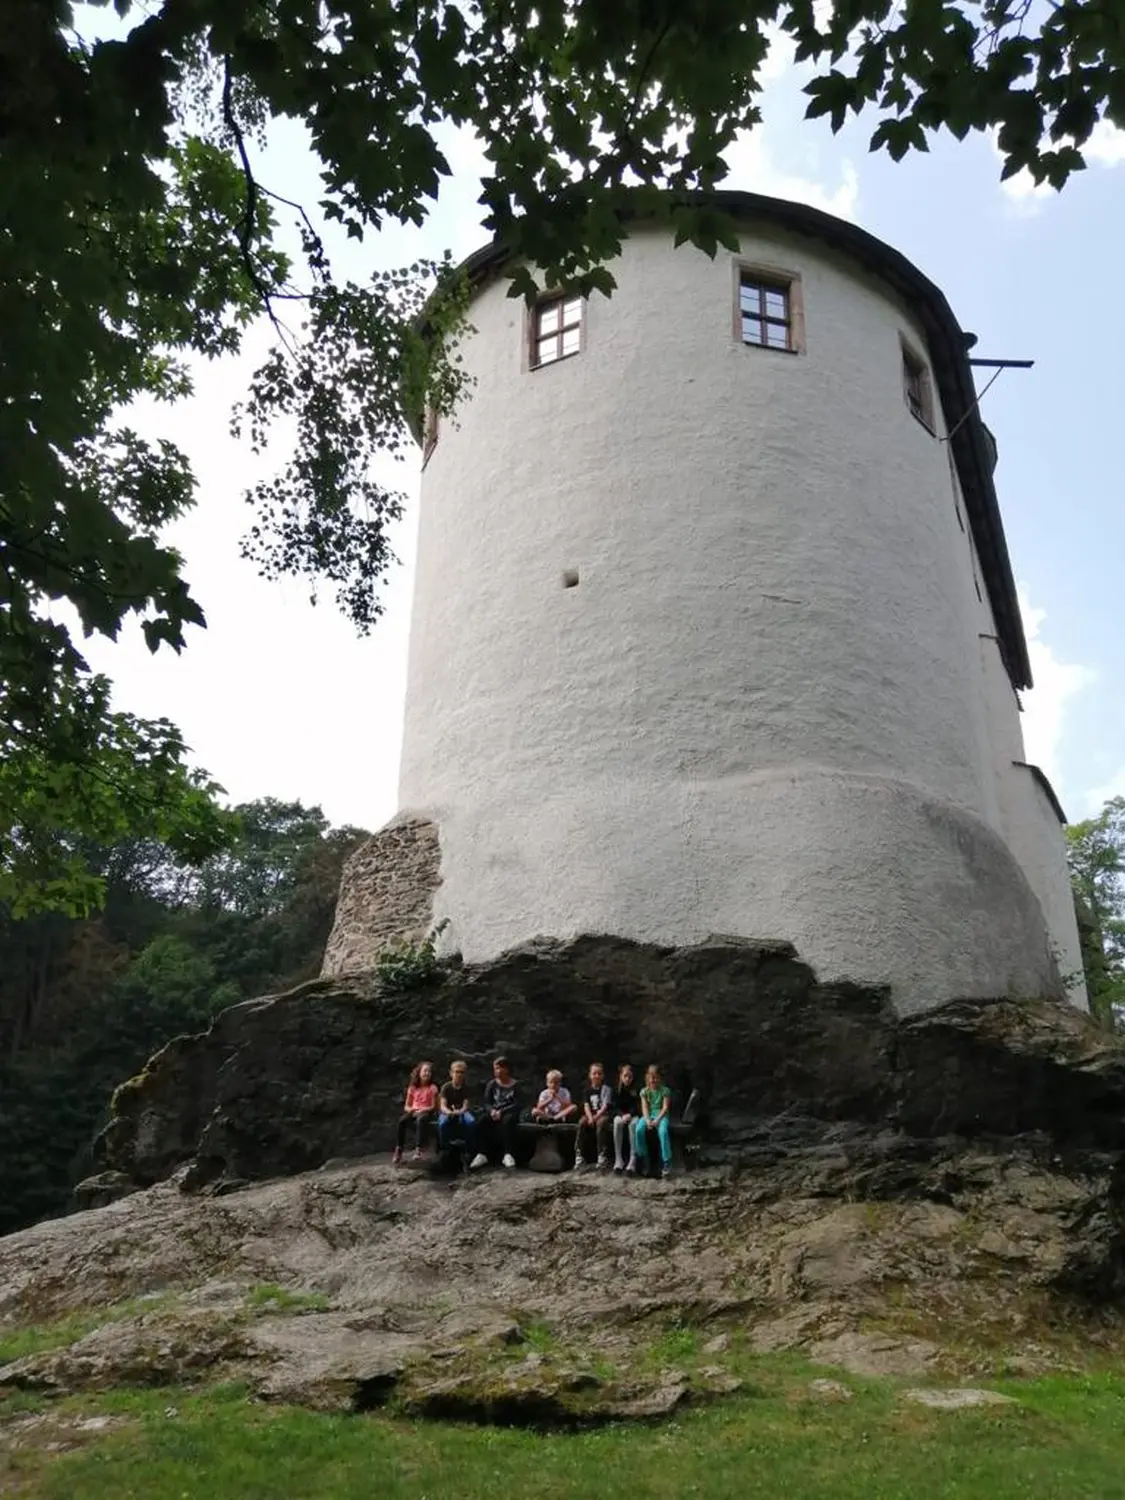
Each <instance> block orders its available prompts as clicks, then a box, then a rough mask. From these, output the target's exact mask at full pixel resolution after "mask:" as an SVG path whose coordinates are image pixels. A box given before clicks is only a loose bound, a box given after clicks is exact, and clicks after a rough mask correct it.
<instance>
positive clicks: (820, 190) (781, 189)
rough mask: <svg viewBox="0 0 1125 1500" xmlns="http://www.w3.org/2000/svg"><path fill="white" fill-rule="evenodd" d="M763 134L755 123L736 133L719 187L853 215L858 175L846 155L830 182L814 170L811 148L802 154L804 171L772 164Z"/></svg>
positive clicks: (833, 212) (772, 154)
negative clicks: (750, 128) (753, 125)
mask: <svg viewBox="0 0 1125 1500" xmlns="http://www.w3.org/2000/svg"><path fill="white" fill-rule="evenodd" d="M767 135H768V132H767V131H766V130H765V129H764V128H763V127H761V126H759V128H758V129H757V130H752V131H746V132H744V133H743V134H742V135H740V136H739V137H738V139H737V140H736V141H735V143H734V145H733V146H732V147H731V148H730V150H729V151H728V152H727V154H726V160H727V165H728V166H729V167H730V175H729V176H728V177H726V178H725V179H724V181H723V187H725V188H727V187H729V188H738V189H741V190H742V191H744V192H750V193H764V194H766V195H767V196H768V197H773V198H791V199H793V200H794V201H795V202H797V203H808V204H809V205H810V206H811V207H813V208H822V209H824V210H825V212H827V213H830V214H836V215H837V216H838V217H839V218H841V219H854V218H855V217H856V211H857V208H858V205H859V177H858V174H857V173H856V169H855V167H854V166H853V165H852V163H851V162H850V161H849V160H848V159H847V158H844V159H843V160H842V161H841V162H840V165H839V168H838V170H836V171H834V172H833V173H832V174H831V176H832V177H833V178H835V181H834V182H832V181H824V180H822V177H821V175H820V174H819V172H818V171H817V167H818V162H817V157H816V153H815V152H814V153H812V154H811V155H809V154H808V153H807V152H806V154H805V160H807V161H808V163H809V168H808V172H807V173H805V172H795V171H787V170H785V169H783V168H781V167H779V166H777V165H776V161H775V155H774V152H773V151H772V150H771V149H770V144H769V141H768V140H767ZM814 174H815V175H814ZM825 175H828V174H825Z"/></svg>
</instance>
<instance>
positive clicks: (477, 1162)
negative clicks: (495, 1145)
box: [469, 1151, 488, 1172]
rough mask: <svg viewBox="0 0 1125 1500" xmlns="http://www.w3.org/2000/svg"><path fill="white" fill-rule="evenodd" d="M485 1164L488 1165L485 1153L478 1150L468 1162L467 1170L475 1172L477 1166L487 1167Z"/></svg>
mask: <svg viewBox="0 0 1125 1500" xmlns="http://www.w3.org/2000/svg"><path fill="white" fill-rule="evenodd" d="M487 1166H488V1157H487V1156H485V1154H484V1152H483V1151H478V1152H477V1154H476V1155H475V1156H474V1157H473V1159H472V1161H471V1162H470V1163H469V1171H470V1172H475V1171H476V1170H477V1168H478V1167H487Z"/></svg>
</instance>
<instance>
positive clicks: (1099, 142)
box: [1082, 120, 1125, 167]
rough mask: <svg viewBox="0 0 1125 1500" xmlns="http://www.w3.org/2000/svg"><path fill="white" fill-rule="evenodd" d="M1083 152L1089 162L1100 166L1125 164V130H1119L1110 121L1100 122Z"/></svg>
mask: <svg viewBox="0 0 1125 1500" xmlns="http://www.w3.org/2000/svg"><path fill="white" fill-rule="evenodd" d="M1082 151H1083V154H1084V155H1085V157H1086V160H1087V161H1096V162H1097V163H1098V165H1099V166H1103V167H1116V166H1120V164H1121V163H1122V162H1125V130H1118V128H1117V126H1116V125H1111V124H1110V122H1109V121H1108V120H1099V121H1098V123H1097V124H1096V125H1095V126H1094V133H1093V135H1091V137H1090V139H1089V140H1088V141H1087V142H1086V144H1085V145H1084V146H1083V147H1082Z"/></svg>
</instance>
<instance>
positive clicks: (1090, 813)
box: [1082, 766, 1125, 818]
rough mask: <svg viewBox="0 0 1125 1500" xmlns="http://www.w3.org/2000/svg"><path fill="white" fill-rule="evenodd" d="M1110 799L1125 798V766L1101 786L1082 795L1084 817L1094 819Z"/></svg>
mask: <svg viewBox="0 0 1125 1500" xmlns="http://www.w3.org/2000/svg"><path fill="white" fill-rule="evenodd" d="M1111 797H1125V766H1121V767H1120V769H1119V770H1118V771H1117V773H1116V774H1115V775H1113V776H1111V777H1110V778H1109V780H1108V781H1107V782H1105V783H1103V785H1102V786H1094V787H1091V788H1090V790H1089V791H1088V792H1086V793H1084V795H1083V798H1082V801H1083V803H1084V804H1085V808H1084V816H1085V817H1088V818H1093V817H1096V816H1097V814H1098V813H1100V812H1101V810H1102V808H1103V807H1104V806H1105V805H1106V803H1107V802H1108V801H1109V799H1110V798H1111Z"/></svg>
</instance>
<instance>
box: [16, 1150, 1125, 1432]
mask: <svg viewBox="0 0 1125 1500" xmlns="http://www.w3.org/2000/svg"><path fill="white" fill-rule="evenodd" d="M1119 1223H1120V1213H1119V1202H1118V1198H1117V1194H1116V1191H1115V1187H1114V1168H1113V1164H1112V1162H1111V1161H1110V1160H1109V1159H1106V1158H1103V1157H1102V1156H1100V1155H1099V1154H1097V1153H1091V1152H1086V1153H1077V1154H1072V1155H1070V1156H1069V1157H1068V1158H1067V1159H1066V1160H1065V1161H1060V1160H1058V1159H1057V1158H1056V1156H1055V1155H1054V1154H1053V1151H1052V1147H1051V1145H1050V1143H1049V1142H1047V1141H1045V1140H1044V1139H1042V1138H1038V1137H1036V1138H1024V1139H1022V1140H1018V1141H1011V1142H1009V1143H1007V1144H1006V1145H1005V1146H1004V1147H1003V1148H1002V1149H1001V1148H999V1147H998V1146H996V1145H992V1146H985V1145H983V1144H982V1143H979V1142H978V1143H972V1144H970V1143H966V1142H965V1141H963V1140H960V1141H959V1140H955V1139H945V1140H941V1141H934V1142H932V1143H931V1144H930V1148H929V1150H928V1151H927V1152H926V1153H924V1154H923V1153H921V1152H919V1150H918V1149H917V1147H916V1145H915V1144H909V1143H906V1142H904V1141H903V1140H902V1139H901V1138H895V1137H891V1136H888V1135H885V1134H881V1133H878V1132H871V1131H863V1130H857V1129H855V1128H853V1127H849V1128H842V1127H836V1128H828V1129H826V1131H825V1132H824V1134H823V1135H822V1137H821V1139H820V1140H819V1141H818V1142H817V1143H816V1144H815V1145H813V1144H807V1145H806V1146H804V1147H790V1148H788V1149H787V1150H785V1151H783V1152H781V1153H779V1155H778V1158H777V1159H776V1160H775V1161H774V1163H773V1164H772V1165H767V1164H765V1163H762V1162H759V1163H758V1164H757V1165H756V1166H755V1167H754V1168H753V1169H751V1170H745V1169H744V1170H737V1169H734V1168H730V1167H727V1168H710V1169H706V1168H705V1169H701V1170H699V1171H697V1172H693V1173H689V1174H685V1175H683V1176H681V1177H678V1178H674V1179H672V1180H671V1181H668V1182H655V1181H654V1182H648V1181H636V1182H622V1181H621V1180H620V1179H614V1178H612V1177H610V1178H607V1177H604V1176H602V1175H601V1174H594V1173H589V1174H585V1175H583V1176H581V1177H575V1176H574V1174H572V1173H571V1174H565V1175H563V1176H561V1177H543V1176H540V1175H536V1174H532V1173H526V1172H514V1173H507V1172H504V1171H502V1170H492V1171H488V1172H484V1173H480V1174H474V1175H473V1176H472V1177H469V1178H458V1179H454V1180H452V1181H450V1180H441V1179H436V1178H434V1177H433V1176H432V1175H431V1174H430V1173H429V1172H428V1171H426V1170H423V1169H414V1168H399V1169H397V1170H396V1169H394V1168H392V1167H390V1166H389V1165H388V1164H387V1163H386V1160H385V1159H383V1160H380V1161H377V1162H366V1163H364V1162H359V1163H352V1164H349V1165H347V1166H339V1167H329V1168H326V1169H324V1170H322V1171H320V1172H313V1173H307V1174H303V1175H299V1176H295V1177H290V1178H285V1179H279V1180H277V1181H274V1182H269V1183H262V1184H257V1185H254V1186H250V1187H246V1188H243V1189H238V1190H235V1191H232V1192H230V1193H227V1194H225V1195H223V1196H213V1195H202V1196H201V1195H196V1194H192V1195H189V1194H185V1193H184V1192H182V1191H181V1184H180V1182H179V1181H177V1180H172V1181H169V1182H166V1183H162V1184H159V1185H158V1186H156V1187H153V1188H149V1189H146V1190H144V1191H141V1192H138V1193H134V1194H132V1195H131V1196H129V1197H127V1198H124V1199H122V1200H120V1201H119V1202H116V1203H113V1204H110V1205H108V1206H106V1207H104V1208H101V1209H96V1210H91V1211H88V1212H85V1213H82V1214H76V1215H73V1216H71V1217H69V1218H66V1219H61V1220H56V1221H54V1222H51V1223H47V1224H43V1225H40V1226H38V1227H37V1228H35V1229H30V1230H25V1231H23V1232H21V1233H19V1234H16V1235H12V1236H9V1237H8V1238H7V1239H4V1240H0V1345H2V1344H3V1342H4V1341H5V1340H6V1338H7V1337H9V1336H10V1334H11V1333H12V1331H13V1330H16V1329H18V1328H20V1327H21V1326H24V1325H27V1324H35V1325H37V1326H38V1327H39V1328H40V1329H42V1328H43V1327H44V1326H46V1329H47V1330H48V1332H47V1335H46V1341H47V1342H48V1343H54V1344H56V1345H57V1347H52V1348H47V1349H42V1350H40V1351H39V1352H36V1353H30V1354H27V1355H25V1356H24V1357H23V1358H21V1359H16V1360H14V1361H13V1362H11V1363H9V1364H8V1365H7V1366H6V1367H0V1394H2V1393H3V1392H4V1391H5V1390H8V1391H11V1390H13V1389H16V1390H31V1391H35V1392H39V1393H40V1394H45V1395H48V1396H50V1395H58V1394H64V1393H67V1392H72V1391H78V1390H90V1389H94V1390H100V1389H106V1388H109V1387H112V1386H115V1385H138V1384H142V1385H170V1386H171V1385H175V1386H180V1385H184V1384H189V1385H190V1384H200V1383H209V1382H212V1381H218V1380H229V1379H238V1380H242V1381H245V1382H247V1384H248V1385H249V1386H250V1388H251V1389H252V1390H253V1391H254V1392H256V1394H257V1395H258V1396H260V1397H261V1398H263V1399H268V1400H286V1401H295V1402H300V1403H304V1404H307V1405H310V1406H313V1407H317V1408H320V1409H337V1410H354V1411H365V1410H370V1409H372V1408H375V1407H382V1406H388V1407H390V1409H392V1410H397V1411H400V1412H402V1413H404V1414H410V1415H414V1416H435V1417H441V1418H445V1419H460V1420H471V1421H503V1422H507V1423H525V1424H528V1425H535V1426H567V1427H576V1426H584V1425H591V1424H595V1423H601V1422H605V1421H616V1420H623V1419H631V1420H644V1419H655V1418H659V1417H661V1416H663V1415H666V1414H667V1413H668V1412H670V1411H672V1410H674V1409H675V1408H677V1407H679V1406H681V1405H683V1404H685V1403H690V1402H700V1401H710V1400H716V1399H721V1398H723V1397H724V1396H726V1395H727V1394H728V1393H730V1392H732V1391H734V1390H737V1389H738V1388H739V1386H740V1383H742V1382H744V1381H745V1380H746V1379H747V1378H749V1379H750V1381H751V1384H752V1383H753V1379H754V1376H753V1370H754V1362H755V1360H756V1359H757V1358H759V1357H760V1355H762V1354H763V1353H770V1352H772V1351H776V1350H785V1349H789V1350H795V1351H799V1352H800V1353H801V1354H802V1355H803V1356H804V1357H805V1359H806V1360H808V1361H811V1362H813V1363H818V1364H822V1365H824V1366H826V1367H832V1368H835V1369H836V1370H841V1369H842V1370H845V1371H847V1370H851V1371H854V1372H857V1373H860V1374H887V1375H893V1376H904V1377H911V1378H914V1379H915V1383H917V1378H918V1377H921V1378H922V1379H923V1383H924V1384H925V1383H929V1382H931V1381H934V1380H938V1381H942V1380H948V1379H949V1378H950V1377H954V1378H962V1377H964V1376H965V1375H972V1376H974V1377H981V1376H983V1377H986V1378H987V1377H990V1376H995V1375H996V1374H997V1373H999V1372H1000V1371H1001V1369H1002V1370H1003V1371H1005V1372H1006V1373H1008V1374H1013V1373H1020V1372H1024V1373H1029V1374H1030V1373H1040V1372H1042V1371H1044V1370H1046V1369H1050V1368H1058V1367H1060V1366H1068V1365H1070V1364H1071V1363H1073V1362H1078V1363H1082V1362H1084V1361H1085V1360H1086V1359H1087V1358H1088V1356H1089V1354H1090V1351H1091V1350H1092V1349H1095V1348H1098V1347H1100V1348H1102V1349H1103V1350H1110V1351H1114V1352H1118V1353H1119V1352H1120V1349H1121V1345H1122V1342H1123V1341H1125V1325H1123V1322H1122V1319H1121V1318H1120V1316H1119V1314H1118V1312H1117V1310H1116V1307H1115V1302H1114V1299H1115V1296H1116V1293H1117V1290H1118V1279H1119V1266H1120V1231H1119ZM60 1320H62V1321H60ZM52 1328H54V1329H55V1330H56V1332H55V1334H54V1335H53V1336H52V1335H51V1332H50V1330H51V1329H52ZM79 1335H81V1336H79ZM41 1341H42V1340H41ZM821 1383H822V1384H823V1383H824V1382H821Z"/></svg>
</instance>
